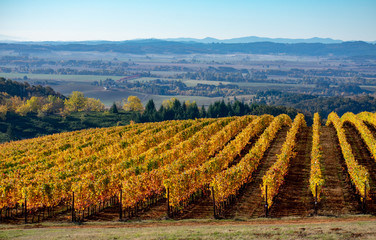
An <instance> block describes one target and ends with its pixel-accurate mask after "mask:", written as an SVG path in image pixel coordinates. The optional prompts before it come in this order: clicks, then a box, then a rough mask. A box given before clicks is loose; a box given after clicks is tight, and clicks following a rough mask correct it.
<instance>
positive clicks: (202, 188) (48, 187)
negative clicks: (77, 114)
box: [0, 112, 376, 222]
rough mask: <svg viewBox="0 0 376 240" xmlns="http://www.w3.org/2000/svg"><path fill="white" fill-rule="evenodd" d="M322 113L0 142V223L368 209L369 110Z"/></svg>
mask: <svg viewBox="0 0 376 240" xmlns="http://www.w3.org/2000/svg"><path fill="white" fill-rule="evenodd" d="M325 117H326V116H325ZM327 118H328V120H327V122H326V125H325V126H321V121H320V116H319V115H318V114H315V118H314V124H313V127H308V126H307V125H306V122H305V119H304V116H303V115H302V114H298V115H296V117H294V118H293V119H291V118H290V117H289V116H287V115H285V114H282V115H278V116H276V117H273V116H271V115H261V116H255V115H246V116H243V117H226V118H216V119H214V118H207V119H196V120H181V121H164V122H159V123H143V124H130V125H126V126H121V127H111V128H99V129H89V130H81V131H75V132H67V133H60V134H54V135H49V136H44V137H39V138H35V139H28V140H22V141H16V142H10V143H5V144H1V145H0V159H1V162H0V169H1V174H2V176H3V177H2V178H1V179H0V191H1V192H2V195H1V196H0V210H1V211H0V214H1V218H0V219H1V220H2V221H6V222H9V221H10V222H23V221H27V222H37V221H43V220H44V219H50V220H54V221H60V222H61V221H64V222H66V221H72V220H73V221H88V220H115V219H119V218H120V219H135V218H137V219H161V218H164V217H166V216H168V217H170V218H173V219H186V218H203V219H210V218H213V217H215V218H238V217H241V218H247V219H248V218H256V217H260V216H264V215H265V214H266V215H268V216H271V217H281V216H310V215H314V214H315V213H316V212H318V213H319V214H321V215H326V216H327V215H335V216H341V215H344V214H358V213H366V212H368V213H372V214H374V213H376V201H375V200H376V189H375V182H376V178H375V176H376V152H375V150H376V140H375V138H376V117H375V114H374V113H369V112H363V113H360V114H358V115H354V114H352V113H346V114H344V115H343V116H342V117H341V118H339V117H338V115H337V114H335V113H331V114H330V115H329V116H328V117H327ZM260 187H261V188H260ZM315 202H316V204H315ZM265 204H266V208H265ZM314 206H316V207H315V208H314ZM25 209H26V211H25ZM25 212H26V214H25Z"/></svg>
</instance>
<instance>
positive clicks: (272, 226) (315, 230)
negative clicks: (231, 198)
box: [0, 217, 376, 239]
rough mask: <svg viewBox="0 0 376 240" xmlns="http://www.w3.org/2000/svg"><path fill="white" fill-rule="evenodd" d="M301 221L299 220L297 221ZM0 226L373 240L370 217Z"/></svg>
mask: <svg viewBox="0 0 376 240" xmlns="http://www.w3.org/2000/svg"><path fill="white" fill-rule="evenodd" d="M300 220H303V221H300ZM300 220H299V219H282V220H276V219H268V220H265V219H258V220H255V221H251V222H236V221H235V222H234V221H223V220H222V221H214V220H212V221H204V222H203V221H162V222H151V223H150V222H127V223H115V222H112V223H111V222H110V223H108V222H107V223H104V222H101V223H87V224H84V225H81V226H77V225H72V224H60V225H56V224H54V225H53V224H48V223H47V224H46V223H45V224H44V225H41V224H34V225H26V226H14V225H13V226H9V225H0V230H1V231H0V239H302V238H303V239H356V238H359V239H375V238H376V230H375V229H374V225H375V218H374V217H361V218H359V217H355V218H350V219H346V218H345V219H343V218H342V219H328V218H320V217H318V218H313V219H312V218H310V219H306V220H304V219H300Z"/></svg>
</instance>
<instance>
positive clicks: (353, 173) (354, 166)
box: [326, 112, 370, 198]
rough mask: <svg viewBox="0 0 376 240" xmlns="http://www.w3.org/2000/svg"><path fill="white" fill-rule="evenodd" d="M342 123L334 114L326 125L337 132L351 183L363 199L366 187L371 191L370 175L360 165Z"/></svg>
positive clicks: (333, 113)
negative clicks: (331, 126)
mask: <svg viewBox="0 0 376 240" xmlns="http://www.w3.org/2000/svg"><path fill="white" fill-rule="evenodd" d="M342 124H343V123H342V122H341V120H340V118H339V117H338V115H337V113H335V112H332V113H330V114H329V116H328V120H327V122H326V125H327V126H329V125H333V126H334V128H335V129H336V132H337V137H338V141H339V145H340V147H341V150H342V155H343V158H344V159H345V162H346V166H347V171H348V172H349V174H350V178H351V181H352V182H353V183H354V185H355V188H356V190H357V191H358V193H359V194H360V196H361V197H362V198H365V197H367V196H365V191H364V187H366V188H367V189H369V186H370V185H369V173H368V171H367V169H366V168H365V167H363V166H361V165H359V164H358V162H357V161H356V159H355V157H354V154H353V153H352V149H351V146H350V144H349V143H348V142H347V139H346V134H345V131H344V129H343V127H342Z"/></svg>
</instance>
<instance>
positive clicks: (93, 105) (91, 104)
mask: <svg viewBox="0 0 376 240" xmlns="http://www.w3.org/2000/svg"><path fill="white" fill-rule="evenodd" d="M103 110H104V104H103V103H102V102H101V101H100V100H99V99H94V98H88V99H87V101H86V106H85V111H88V112H100V111H103Z"/></svg>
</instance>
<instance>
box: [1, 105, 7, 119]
mask: <svg viewBox="0 0 376 240" xmlns="http://www.w3.org/2000/svg"><path fill="white" fill-rule="evenodd" d="M7 112H8V108H7V106H5V105H0V119H1V120H5V119H6V117H7Z"/></svg>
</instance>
